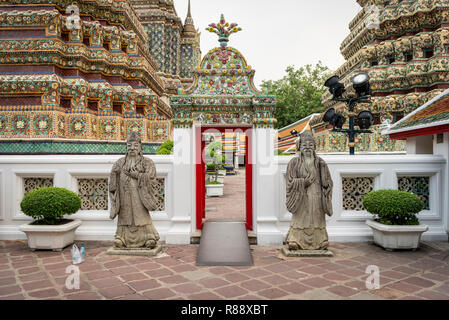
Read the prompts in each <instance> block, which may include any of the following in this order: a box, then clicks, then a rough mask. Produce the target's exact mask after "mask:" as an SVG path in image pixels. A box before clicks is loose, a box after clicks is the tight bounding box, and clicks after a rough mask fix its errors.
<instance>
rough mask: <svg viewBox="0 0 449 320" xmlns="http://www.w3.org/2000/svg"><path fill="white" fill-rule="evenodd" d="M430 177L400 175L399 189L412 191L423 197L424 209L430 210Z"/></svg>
mask: <svg viewBox="0 0 449 320" xmlns="http://www.w3.org/2000/svg"><path fill="white" fill-rule="evenodd" d="M429 186H430V178H429V177H398V189H399V190H402V191H407V192H412V193H414V194H416V195H417V196H418V197H420V198H421V200H422V202H423V209H424V210H429V209H430V203H429Z"/></svg>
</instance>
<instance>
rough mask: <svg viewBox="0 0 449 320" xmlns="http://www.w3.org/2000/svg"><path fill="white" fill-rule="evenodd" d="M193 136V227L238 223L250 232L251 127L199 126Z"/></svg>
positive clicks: (200, 227)
mask: <svg viewBox="0 0 449 320" xmlns="http://www.w3.org/2000/svg"><path fill="white" fill-rule="evenodd" d="M197 133H198V136H197V137H198V138H199V139H201V142H200V141H198V140H199V139H198V140H197V143H200V145H201V162H199V161H197V179H196V180H197V228H198V229H202V225H203V223H204V222H205V221H239V222H245V225H246V228H247V229H248V230H252V163H251V161H250V160H251V152H250V150H251V148H250V146H251V128H230V127H219V128H216V127H214V128H208V127H203V128H201V129H199V130H198V131H197ZM199 151H200V150H199V148H198V149H197V156H199V153H198V152H199Z"/></svg>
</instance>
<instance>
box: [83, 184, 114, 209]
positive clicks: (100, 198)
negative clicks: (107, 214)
mask: <svg viewBox="0 0 449 320" xmlns="http://www.w3.org/2000/svg"><path fill="white" fill-rule="evenodd" d="M78 194H79V196H80V198H81V210H108V179H107V178H91V179H78Z"/></svg>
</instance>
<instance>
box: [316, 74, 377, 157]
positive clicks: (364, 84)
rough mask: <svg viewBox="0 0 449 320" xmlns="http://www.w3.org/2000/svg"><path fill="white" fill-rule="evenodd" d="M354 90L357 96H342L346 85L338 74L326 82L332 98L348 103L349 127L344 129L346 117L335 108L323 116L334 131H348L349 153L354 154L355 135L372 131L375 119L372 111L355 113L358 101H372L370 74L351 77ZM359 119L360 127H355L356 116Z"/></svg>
mask: <svg viewBox="0 0 449 320" xmlns="http://www.w3.org/2000/svg"><path fill="white" fill-rule="evenodd" d="M351 82H352V84H353V87H354V90H355V92H356V94H357V97H356V98H342V95H343V93H344V92H345V86H344V85H343V84H342V83H340V79H339V78H338V76H332V77H330V78H329V79H327V81H326V82H325V83H324V85H325V86H326V87H328V88H329V92H330V93H331V94H332V95H333V97H332V100H334V101H341V102H344V103H346V105H347V106H348V109H349V112H348V116H349V129H343V125H344V124H345V122H346V118H345V117H344V116H343V115H342V114H340V113H337V112H336V111H335V109H334V108H329V109H328V110H327V111H326V113H325V114H324V116H323V121H324V122H329V123H330V124H331V125H332V127H333V129H332V132H342V133H346V134H347V135H348V138H349V143H348V145H349V154H350V155H354V150H355V137H356V136H357V134H360V133H372V132H371V131H370V130H368V129H369V128H370V127H371V124H372V121H373V119H374V117H373V115H372V114H371V112H370V111H368V110H364V111H362V112H360V113H359V114H358V115H356V114H355V112H354V108H355V106H356V104H357V103H371V100H369V99H370V98H371V92H370V91H371V90H370V84H369V76H368V74H366V73H360V74H358V75H356V76H354V77H352V78H351ZM356 117H357V119H358V126H359V128H360V129H355V128H354V127H355V118H356Z"/></svg>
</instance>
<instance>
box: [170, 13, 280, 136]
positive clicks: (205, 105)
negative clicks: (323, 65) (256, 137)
mask: <svg viewBox="0 0 449 320" xmlns="http://www.w3.org/2000/svg"><path fill="white" fill-rule="evenodd" d="M206 30H208V31H210V32H213V33H216V34H217V35H218V36H219V41H220V47H216V48H214V49H211V50H209V52H208V53H207V54H206V55H205V56H204V58H203V60H202V61H201V64H200V65H199V66H198V67H197V68H196V70H195V72H194V83H193V85H192V86H191V87H190V88H188V89H185V90H184V89H180V90H179V94H178V95H176V96H172V97H171V106H172V108H173V112H174V120H173V125H174V126H175V127H191V126H192V124H193V123H194V122H197V123H202V124H234V125H242V124H243V125H255V126H256V127H260V128H272V127H273V126H274V124H275V123H276V119H275V118H274V115H273V112H274V110H275V106H276V97H274V96H268V95H266V93H265V92H263V91H259V90H258V89H256V87H255V86H254V73H255V70H253V69H252V68H251V66H250V65H248V64H247V62H246V59H245V58H244V56H243V55H242V54H241V53H240V51H238V50H237V49H235V48H232V47H229V46H227V42H228V41H229V35H230V34H232V33H236V32H238V31H240V30H241V28H240V27H238V26H237V24H235V23H228V22H226V21H225V19H224V17H223V16H222V17H221V19H220V22H219V23H218V24H215V23H212V24H210V25H209V28H207V29H206Z"/></svg>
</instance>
